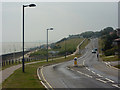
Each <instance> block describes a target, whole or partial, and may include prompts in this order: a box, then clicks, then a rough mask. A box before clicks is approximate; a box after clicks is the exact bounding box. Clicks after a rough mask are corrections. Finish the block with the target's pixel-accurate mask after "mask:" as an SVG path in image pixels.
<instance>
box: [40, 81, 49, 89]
mask: <svg viewBox="0 0 120 90" xmlns="http://www.w3.org/2000/svg"><path fill="white" fill-rule="evenodd" d="M40 82H41V83H42V85H43V86H44V87H45V88H47V89H48V87H47V86H46V85H45V84H44V83H43V82H42V81H40Z"/></svg>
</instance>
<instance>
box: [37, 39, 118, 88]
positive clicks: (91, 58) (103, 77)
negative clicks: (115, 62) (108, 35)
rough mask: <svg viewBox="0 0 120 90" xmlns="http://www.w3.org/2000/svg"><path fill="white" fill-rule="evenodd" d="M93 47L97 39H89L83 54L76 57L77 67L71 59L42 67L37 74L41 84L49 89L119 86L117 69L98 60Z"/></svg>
mask: <svg viewBox="0 0 120 90" xmlns="http://www.w3.org/2000/svg"><path fill="white" fill-rule="evenodd" d="M93 48H98V40H97V39H91V42H90V43H89V45H88V46H87V47H86V50H85V53H84V55H83V56H82V57H80V58H78V67H74V66H73V63H74V61H73V60H71V61H67V62H63V63H59V64H55V65H49V66H45V67H42V68H41V69H40V70H39V71H38V76H39V77H40V79H41V81H42V83H43V85H44V86H45V87H46V88H50V89H51V88H52V89H55V88H67V89H71V88H78V89H80V88H86V89H87V88H104V89H105V88H120V81H119V78H120V76H119V73H118V72H119V70H118V69H114V68H112V67H109V66H108V65H106V64H105V63H103V62H102V61H100V60H99V59H98V58H97V54H93V53H92V49H93Z"/></svg>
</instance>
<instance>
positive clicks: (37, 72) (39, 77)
mask: <svg viewBox="0 0 120 90" xmlns="http://www.w3.org/2000/svg"><path fill="white" fill-rule="evenodd" d="M38 70H39V68H38V69H37V76H38V78H39V80H41V78H40V75H39V73H38Z"/></svg>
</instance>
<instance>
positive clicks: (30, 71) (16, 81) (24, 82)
mask: <svg viewBox="0 0 120 90" xmlns="http://www.w3.org/2000/svg"><path fill="white" fill-rule="evenodd" d="M75 56H77V57H80V55H73V56H69V57H67V58H66V59H65V58H63V59H57V60H54V61H49V62H40V63H35V64H30V65H26V66H25V73H22V68H19V69H17V70H16V71H15V72H14V73H13V74H12V75H11V76H10V77H8V78H7V79H6V80H5V81H4V82H3V84H2V88H40V89H45V88H44V87H43V85H42V84H41V83H40V81H39V79H38V77H37V68H38V67H39V66H43V65H48V64H55V63H60V62H64V61H68V60H72V59H73V58H74V57H75Z"/></svg>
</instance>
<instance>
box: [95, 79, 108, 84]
mask: <svg viewBox="0 0 120 90" xmlns="http://www.w3.org/2000/svg"><path fill="white" fill-rule="evenodd" d="M96 80H98V81H101V82H103V83H107V82H106V81H104V80H102V79H99V78H96Z"/></svg>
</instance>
